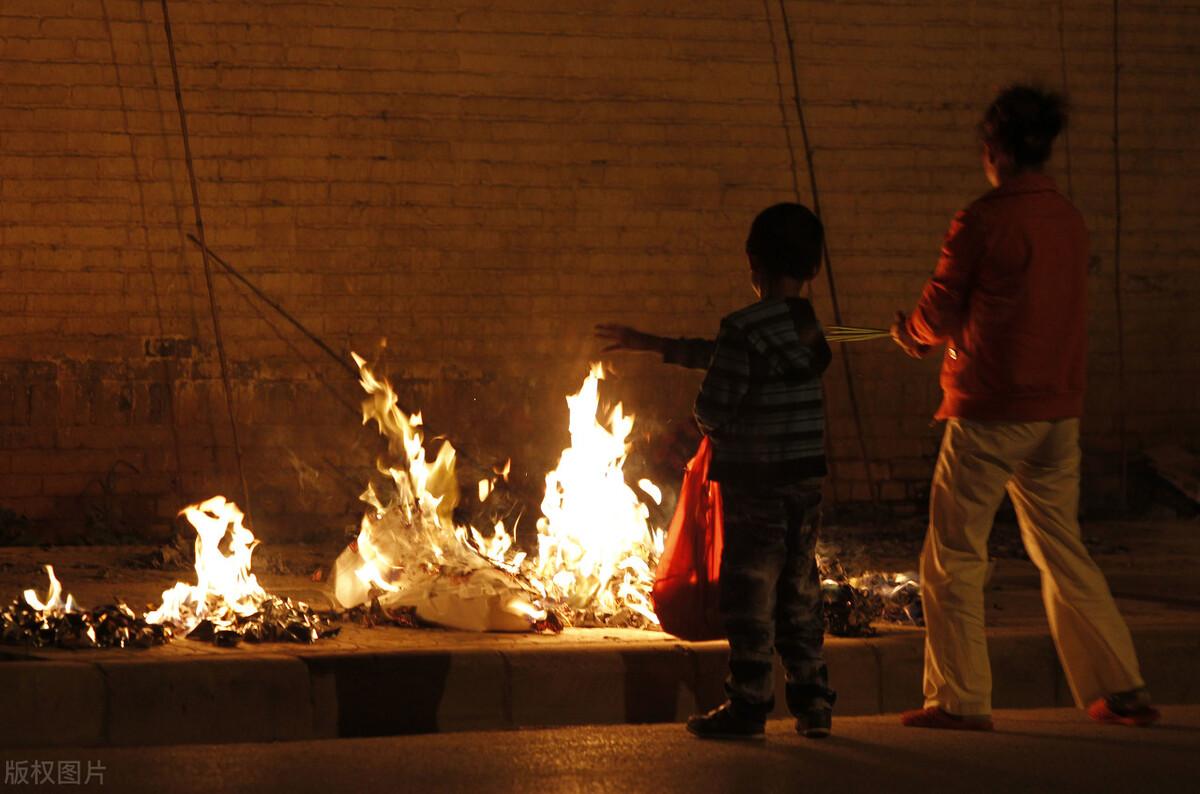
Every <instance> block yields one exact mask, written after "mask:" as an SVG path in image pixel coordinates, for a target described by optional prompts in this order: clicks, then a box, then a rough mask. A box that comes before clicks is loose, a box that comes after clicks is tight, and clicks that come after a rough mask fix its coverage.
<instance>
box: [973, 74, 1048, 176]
mask: <svg viewBox="0 0 1200 794" xmlns="http://www.w3.org/2000/svg"><path fill="white" fill-rule="evenodd" d="M1066 125H1067V101H1066V99H1064V98H1063V96H1062V94H1059V93H1056V92H1053V91H1046V90H1043V89H1041V88H1036V87H1034V86H1028V85H1011V86H1009V87H1007V88H1005V89H1004V90H1002V91H1001V92H1000V94H999V95H998V96H997V97H996V98H995V99H994V100H993V101H992V104H991V105H989V106H988V109H987V111H986V112H985V113H984V114H983V120H982V121H981V122H979V134H980V137H982V138H983V140H984V141H985V142H986V143H988V144H989V145H991V146H992V147H993V148H997V149H1000V150H1002V151H1004V152H1007V153H1008V154H1009V155H1010V156H1011V157H1012V159H1013V162H1014V163H1015V164H1016V165H1017V167H1019V168H1026V167H1038V166H1041V165H1042V163H1044V162H1046V160H1048V159H1049V158H1050V150H1051V148H1052V146H1053V144H1054V139H1055V138H1057V137H1058V134H1059V133H1060V132H1062V130H1063V128H1064V127H1066Z"/></svg>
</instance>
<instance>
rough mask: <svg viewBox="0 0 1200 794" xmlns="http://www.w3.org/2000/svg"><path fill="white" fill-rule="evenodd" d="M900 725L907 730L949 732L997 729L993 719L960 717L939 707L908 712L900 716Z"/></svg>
mask: <svg viewBox="0 0 1200 794" xmlns="http://www.w3.org/2000/svg"><path fill="white" fill-rule="evenodd" d="M900 724H901V725H903V726H904V727H906V728H941V729H943V730H949V731H990V730H992V729H994V728H995V726H994V725H993V724H992V718H991V717H985V716H978V717H976V716H971V717H959V716H957V715H955V714H951V713H950V712H948V711H946V710H944V709H942V708H940V707H938V706H926V707H925V708H923V709H913V710H912V711H906V712H904V713H903V714H901V715H900Z"/></svg>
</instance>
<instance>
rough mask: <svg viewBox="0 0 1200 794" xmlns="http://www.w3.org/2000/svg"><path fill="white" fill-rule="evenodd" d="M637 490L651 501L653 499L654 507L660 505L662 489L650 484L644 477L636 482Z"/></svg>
mask: <svg viewBox="0 0 1200 794" xmlns="http://www.w3.org/2000/svg"><path fill="white" fill-rule="evenodd" d="M638 488H640V489H641V490H642V493H644V494H646V496H649V497H650V498H651V499H653V500H654V504H656V505H661V504H662V488H659V487H658V486H657V485H655V484H654V483H652V482H650V481H649V480H647V479H646V478H645V477H643V478H642V479H640V480H638Z"/></svg>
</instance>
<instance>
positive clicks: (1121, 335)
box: [1112, 0, 1129, 510]
mask: <svg viewBox="0 0 1200 794" xmlns="http://www.w3.org/2000/svg"><path fill="white" fill-rule="evenodd" d="M1120 56H1121V1H1120V0H1113V6H1112V64H1113V79H1112V125H1113V126H1112V152H1113V302H1114V303H1115V304H1116V311H1117V438H1118V439H1119V442H1120V445H1121V494H1120V496H1121V502H1120V504H1121V509H1122V510H1125V509H1126V508H1127V507H1128V504H1129V490H1128V485H1129V447H1128V443H1127V438H1126V432H1125V312H1124V307H1123V305H1122V300H1121V61H1120Z"/></svg>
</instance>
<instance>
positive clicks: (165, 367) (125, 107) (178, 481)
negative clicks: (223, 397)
mask: <svg viewBox="0 0 1200 794" xmlns="http://www.w3.org/2000/svg"><path fill="white" fill-rule="evenodd" d="M100 13H101V17H102V19H103V21H104V32H105V34H106V35H107V36H108V52H109V55H110V56H111V57H112V67H113V77H114V78H116V81H117V93H118V95H119V96H120V101H121V121H122V126H123V127H124V131H125V140H126V142H128V144H129V161H130V164H131V165H132V166H133V181H134V184H135V185H136V186H137V193H138V211H139V214H140V216H141V231H142V249H143V251H144V253H145V257H146V259H145V262H146V273H147V275H148V276H149V277H150V291H151V292H152V293H153V297H154V315H155V319H156V320H157V321H158V333H159V336H160V337H166V335H167V331H166V322H165V321H164V319H163V309H162V297H161V296H160V295H159V291H158V276H157V274H156V273H155V270H154V258H153V256H151V245H150V221H149V219H148V218H147V216H146V186H145V182H144V180H143V179H142V169H141V167H140V164H139V163H138V157H137V149H136V147H135V146H134V143H133V132H132V131H131V128H130V125H129V104H128V101H127V98H126V95H125V83H124V81H123V80H122V79H121V67H120V65H119V64H118V62H117V45H116V41H115V40H114V38H113V30H112V20H111V18H110V16H109V13H108V0H100ZM160 369H161V370H162V382H163V386H164V387H165V388H166V397H167V414H168V416H169V417H170V424H171V442H172V446H173V450H174V453H175V477H174V482H175V487H176V488H177V489H179V490H186V489H185V488H184V487H183V452H182V444H181V442H180V439H179V422H178V417H177V416H176V413H175V388H174V379H173V378H172V376H171V364H170V362H169V361H168V360H167V358H166V357H165V356H164V357H161V358H160Z"/></svg>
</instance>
